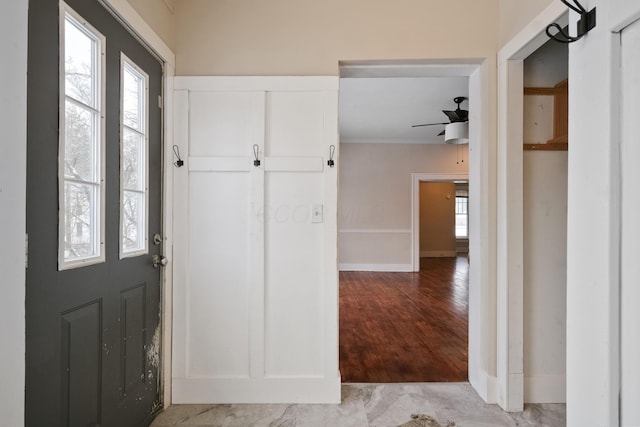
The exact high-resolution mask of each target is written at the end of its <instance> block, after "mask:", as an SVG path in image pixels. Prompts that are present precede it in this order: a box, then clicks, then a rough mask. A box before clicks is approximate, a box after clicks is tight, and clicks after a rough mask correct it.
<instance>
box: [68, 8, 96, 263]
mask: <svg viewBox="0 0 640 427" xmlns="http://www.w3.org/2000/svg"><path fill="white" fill-rule="evenodd" d="M63 7H64V14H63V15H62V22H61V34H60V43H61V46H60V58H61V60H63V64H61V69H62V70H63V71H64V72H63V75H62V76H61V77H62V78H61V81H60V92H61V94H64V96H62V97H61V100H60V146H59V151H60V153H59V161H60V165H59V175H60V190H59V194H60V201H59V203H60V210H61V215H60V219H59V222H60V224H59V227H60V232H59V240H60V243H59V245H60V247H59V268H60V269H65V268H71V267H75V266H79V265H86V264H87V263H94V262H100V261H103V260H104V250H103V246H104V245H103V234H104V221H103V220H104V215H103V212H104V206H103V205H104V203H103V200H104V185H103V182H104V166H103V165H104V163H103V151H104V124H103V120H104V117H103V116H104V114H103V111H104V108H103V105H104V104H103V99H104V97H103V87H104V85H103V83H102V70H103V54H102V53H103V52H102V50H103V46H104V38H103V37H102V35H101V34H100V33H98V32H97V31H95V30H94V29H93V28H92V27H91V26H89V25H88V24H87V23H86V22H84V21H83V20H82V18H80V17H79V16H78V15H77V14H76V13H75V12H73V10H71V9H70V8H68V7H66V5H64V6H63Z"/></svg>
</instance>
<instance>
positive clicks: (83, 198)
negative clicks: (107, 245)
mask: <svg viewBox="0 0 640 427" xmlns="http://www.w3.org/2000/svg"><path fill="white" fill-rule="evenodd" d="M96 187H97V186H95V185H89V184H77V183H70V182H67V183H65V187H64V194H65V219H66V221H65V229H64V244H65V245H64V258H65V260H68V261H71V260H78V259H84V258H90V257H95V256H96V255H98V251H99V245H98V240H97V239H98V237H99V236H98V233H97V232H96V230H97V229H98V227H96V221H97V220H98V212H97V209H96V208H97V205H98V203H96V193H97V191H96V190H97V188H96Z"/></svg>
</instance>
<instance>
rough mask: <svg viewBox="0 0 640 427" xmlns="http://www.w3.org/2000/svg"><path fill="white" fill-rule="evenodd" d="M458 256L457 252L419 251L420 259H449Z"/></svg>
mask: <svg viewBox="0 0 640 427" xmlns="http://www.w3.org/2000/svg"><path fill="white" fill-rule="evenodd" d="M455 256H458V252H457V251H420V257H421V258H451V257H455Z"/></svg>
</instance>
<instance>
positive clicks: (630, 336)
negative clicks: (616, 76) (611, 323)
mask: <svg viewBox="0 0 640 427" xmlns="http://www.w3.org/2000/svg"><path fill="white" fill-rule="evenodd" d="M638 46H640V21H636V22H635V23H633V24H631V25H629V26H628V27H626V28H625V29H624V30H623V31H622V90H621V102H622V105H621V106H622V146H621V163H622V246H621V289H620V301H621V317H620V319H621V325H620V334H621V335H620V343H621V388H622V390H621V400H622V402H621V421H622V422H621V425H623V426H638V425H640V405H638V402H640V334H639V333H638V328H639V326H640V310H639V309H638V306H639V305H640V280H639V279H638V278H639V277H640V262H638V256H639V255H640V221H638V212H640V168H638V164H639V163H640V121H639V120H638V114H639V112H640V80H638V76H639V75H640V50H638Z"/></svg>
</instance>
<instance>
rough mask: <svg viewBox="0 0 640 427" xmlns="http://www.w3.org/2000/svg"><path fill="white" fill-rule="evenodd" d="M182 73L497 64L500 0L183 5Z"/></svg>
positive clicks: (206, 0) (230, 0) (274, 0)
mask: <svg viewBox="0 0 640 427" xmlns="http://www.w3.org/2000/svg"><path fill="white" fill-rule="evenodd" d="M176 18H177V21H176V22H177V28H178V31H177V38H176V54H177V57H176V60H177V69H176V74H178V75H337V74H338V61H339V60H356V59H358V60H363V59H367V60H369V59H371V60H373V59H424V58H485V57H487V58H491V60H494V58H495V55H496V52H497V46H498V0H484V1H476V0H457V1H455V2H451V1H449V0H396V1H388V0H349V1H343V0H323V1H317V0H269V1H265V0H241V1H238V0H215V1H213V0H178V1H176Z"/></svg>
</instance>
